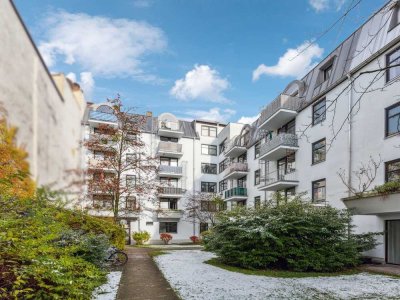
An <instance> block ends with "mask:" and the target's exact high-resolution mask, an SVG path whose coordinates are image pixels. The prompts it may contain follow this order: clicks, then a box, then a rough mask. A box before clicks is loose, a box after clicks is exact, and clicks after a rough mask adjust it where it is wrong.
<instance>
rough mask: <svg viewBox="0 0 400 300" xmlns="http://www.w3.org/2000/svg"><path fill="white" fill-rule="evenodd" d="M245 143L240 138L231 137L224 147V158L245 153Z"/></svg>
mask: <svg viewBox="0 0 400 300" xmlns="http://www.w3.org/2000/svg"><path fill="white" fill-rule="evenodd" d="M246 150H247V149H246V145H245V142H244V141H242V140H241V138H240V136H235V137H233V138H232V139H231V140H230V141H229V142H228V143H227V144H226V146H225V151H224V154H225V156H226V157H237V156H239V155H241V154H243V153H245V152H246Z"/></svg>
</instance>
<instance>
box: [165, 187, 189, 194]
mask: <svg viewBox="0 0 400 300" xmlns="http://www.w3.org/2000/svg"><path fill="white" fill-rule="evenodd" d="M183 193H185V190H184V189H182V188H177V187H162V188H161V191H160V194H165V195H182V194H183Z"/></svg>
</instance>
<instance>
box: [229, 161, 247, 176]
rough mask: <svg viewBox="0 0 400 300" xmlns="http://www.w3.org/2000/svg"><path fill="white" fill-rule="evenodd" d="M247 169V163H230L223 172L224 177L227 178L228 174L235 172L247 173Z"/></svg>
mask: <svg viewBox="0 0 400 300" xmlns="http://www.w3.org/2000/svg"><path fill="white" fill-rule="evenodd" d="M248 171H249V167H248V165H247V163H242V162H234V163H231V164H230V165H229V166H228V167H227V168H226V169H225V171H224V176H225V177H226V176H229V174H232V173H235V172H248Z"/></svg>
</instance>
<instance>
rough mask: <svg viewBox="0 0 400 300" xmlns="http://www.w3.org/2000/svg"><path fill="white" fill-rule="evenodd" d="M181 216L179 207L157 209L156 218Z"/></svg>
mask: <svg viewBox="0 0 400 300" xmlns="http://www.w3.org/2000/svg"><path fill="white" fill-rule="evenodd" d="M182 217H183V210H180V209H162V208H161V209H159V210H158V211H157V218H158V219H180V218H182Z"/></svg>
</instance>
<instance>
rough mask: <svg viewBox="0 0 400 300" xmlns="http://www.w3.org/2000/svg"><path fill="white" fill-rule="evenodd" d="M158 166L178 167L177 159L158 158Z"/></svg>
mask: <svg viewBox="0 0 400 300" xmlns="http://www.w3.org/2000/svg"><path fill="white" fill-rule="evenodd" d="M160 164H161V165H162V166H171V167H177V166H178V159H177V158H172V157H160Z"/></svg>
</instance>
